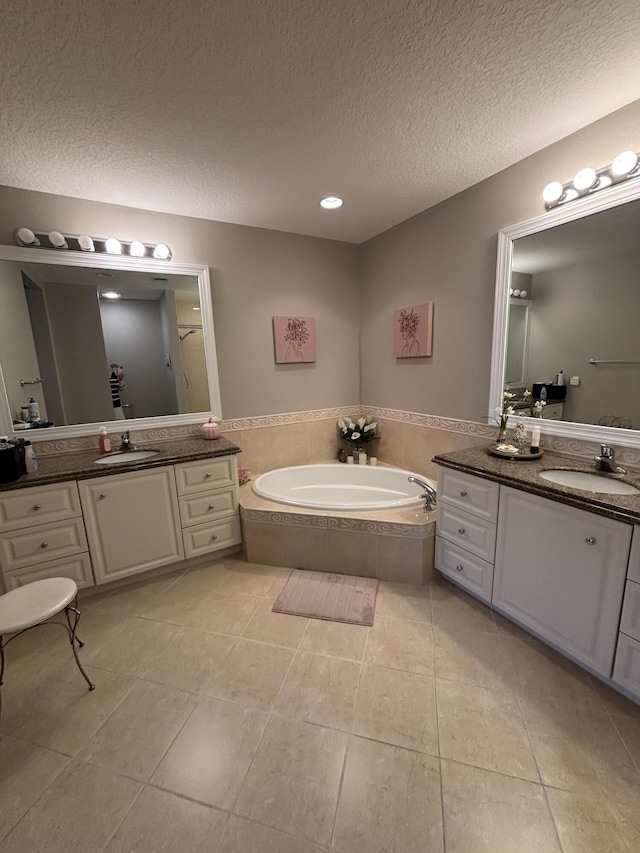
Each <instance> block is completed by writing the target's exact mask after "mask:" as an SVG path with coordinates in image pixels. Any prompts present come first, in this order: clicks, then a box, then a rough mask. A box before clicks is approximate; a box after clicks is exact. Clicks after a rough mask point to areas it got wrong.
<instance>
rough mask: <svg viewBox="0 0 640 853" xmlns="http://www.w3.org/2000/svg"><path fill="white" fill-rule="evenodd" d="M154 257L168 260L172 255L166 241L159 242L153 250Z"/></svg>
mask: <svg viewBox="0 0 640 853" xmlns="http://www.w3.org/2000/svg"><path fill="white" fill-rule="evenodd" d="M153 257H154V258H157V259H158V260H160V261H168V260H169V258H170V257H171V249H170V248H169V247H168V246H166V245H165V244H164V243H158V245H157V246H156V247H155V249H154V250H153Z"/></svg>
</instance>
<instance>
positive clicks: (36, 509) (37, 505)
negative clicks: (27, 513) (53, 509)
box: [33, 504, 40, 512]
mask: <svg viewBox="0 0 640 853" xmlns="http://www.w3.org/2000/svg"><path fill="white" fill-rule="evenodd" d="M39 509H40V504H34V505H33V511H34V512H37V511H38V510H39Z"/></svg>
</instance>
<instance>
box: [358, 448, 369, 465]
mask: <svg viewBox="0 0 640 853" xmlns="http://www.w3.org/2000/svg"><path fill="white" fill-rule="evenodd" d="M366 464H367V454H366V453H365V452H364V450H361V451H360V453H358V465H366Z"/></svg>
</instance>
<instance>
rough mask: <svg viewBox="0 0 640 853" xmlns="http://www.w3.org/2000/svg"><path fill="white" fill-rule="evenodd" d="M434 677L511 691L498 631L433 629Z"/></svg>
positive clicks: (510, 682)
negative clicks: (495, 632) (463, 631)
mask: <svg viewBox="0 0 640 853" xmlns="http://www.w3.org/2000/svg"><path fill="white" fill-rule="evenodd" d="M433 639H434V650H435V667H436V676H437V677H438V678H445V679H446V680H447V681H461V682H464V683H467V684H475V685H477V686H478V687H490V688H492V689H494V690H512V689H513V687H512V680H511V678H510V676H509V668H508V666H506V665H505V663H504V654H505V652H504V648H503V643H502V639H501V637H500V636H499V635H498V634H492V633H489V632H487V631H468V632H466V633H460V632H454V633H448V632H447V631H446V630H443V629H441V628H434V631H433Z"/></svg>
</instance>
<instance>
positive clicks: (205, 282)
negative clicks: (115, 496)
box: [0, 246, 222, 440]
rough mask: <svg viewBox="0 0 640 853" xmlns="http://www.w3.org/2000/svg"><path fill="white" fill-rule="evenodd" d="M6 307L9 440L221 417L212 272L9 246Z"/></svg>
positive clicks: (0, 391) (1, 400)
mask: <svg viewBox="0 0 640 853" xmlns="http://www.w3.org/2000/svg"><path fill="white" fill-rule="evenodd" d="M109 293H110V294H111V295H112V296H113V294H117V295H116V297H115V298H108V296H107V294H109ZM0 305H1V306H2V310H1V311H0V432H1V433H2V434H9V435H22V436H23V437H24V436H25V435H26V434H27V432H28V437H29V438H31V439H32V440H45V439H51V438H53V437H54V436H55V437H56V438H67V437H73V436H81V435H89V434H92V433H95V431H96V427H97V426H102V425H106V426H107V427H110V428H118V429H119V428H132V429H135V428H142V427H146V428H157V427H161V426H175V425H181V424H185V425H186V424H189V423H197V422H199V421H202V420H203V419H204V418H207V417H210V416H212V415H213V416H215V417H221V415H222V413H221V406H220V391H219V381H218V367H217V358H216V347H215V332H214V325H213V309H212V301H211V286H210V279H209V269H208V267H205V266H199V265H194V264H175V263H169V262H164V261H155V260H144V259H135V258H129V257H119V256H112V255H98V254H89V253H80V252H56V251H53V250H46V249H43V250H40V249H22V248H17V247H13V246H0ZM30 397H33V398H34V400H35V401H36V402H37V404H38V409H39V412H38V414H39V419H40V422H41V423H46V424H50V426H47V427H46V428H39V429H33V428H28V430H26V431H25V430H24V422H25V421H26V420H27V419H28V417H27V407H28V403H29V398H30ZM123 421H126V424H125V423H123Z"/></svg>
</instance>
